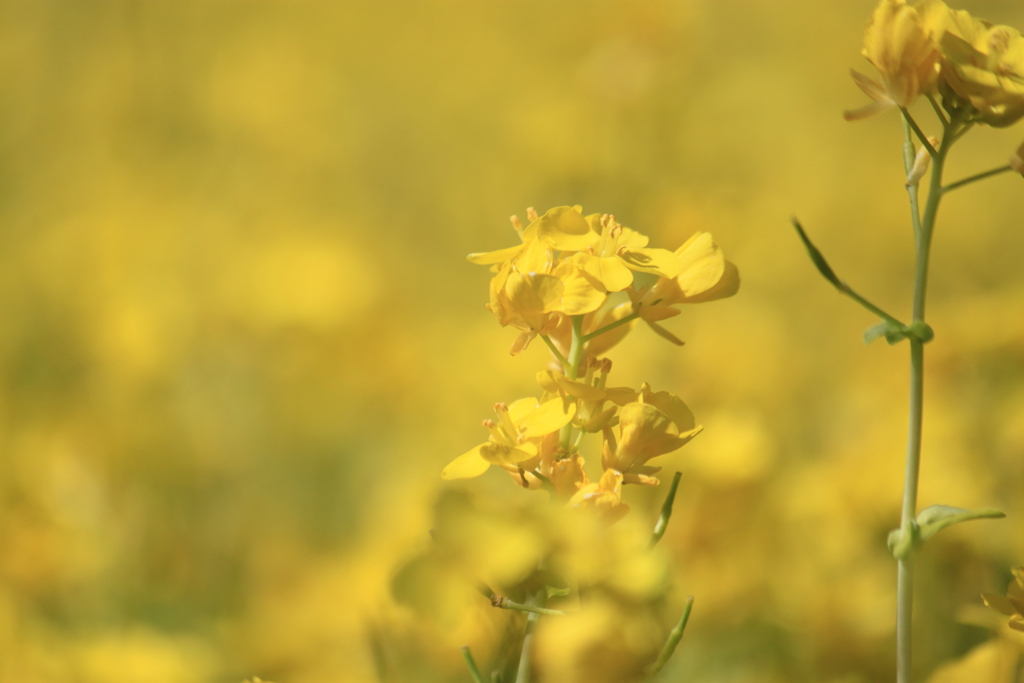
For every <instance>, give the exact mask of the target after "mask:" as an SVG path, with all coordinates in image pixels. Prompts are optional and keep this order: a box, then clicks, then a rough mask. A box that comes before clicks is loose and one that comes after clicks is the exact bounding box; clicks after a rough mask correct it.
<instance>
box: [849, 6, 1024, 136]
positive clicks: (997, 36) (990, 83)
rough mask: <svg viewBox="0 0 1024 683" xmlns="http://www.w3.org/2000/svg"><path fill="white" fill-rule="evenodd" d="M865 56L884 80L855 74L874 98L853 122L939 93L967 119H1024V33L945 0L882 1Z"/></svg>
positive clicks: (1005, 122) (997, 122) (852, 115)
mask: <svg viewBox="0 0 1024 683" xmlns="http://www.w3.org/2000/svg"><path fill="white" fill-rule="evenodd" d="M863 55H864V56H865V57H866V58H867V59H868V61H869V62H871V63H872V64H873V65H874V66H875V67H876V68H877V69H878V73H879V80H877V81H876V80H875V79H872V78H870V77H868V76H865V75H864V74H861V73H858V72H856V71H854V72H853V79H854V81H855V82H856V84H857V85H858V86H859V87H860V89H861V90H863V91H864V93H865V94H866V95H867V96H868V97H870V98H871V99H872V100H873V102H872V103H871V104H869V105H867V106H866V107H863V108H861V109H856V110H853V111H847V112H846V113H845V116H846V118H847V119H848V120H858V119H863V118H867V117H869V116H874V115H876V114H880V113H882V112H885V111H888V110H890V109H893V108H896V107H901V108H906V107H909V106H910V105H911V104H912V103H913V102H914V101H915V100H916V99H917V97H918V96H919V95H925V96H928V97H930V98H933V101H934V98H935V97H936V96H937V95H938V96H941V98H942V105H943V107H944V108H945V109H946V111H947V112H949V113H950V114H951V115H953V114H954V113H955V112H956V113H958V115H959V116H960V117H961V118H962V119H963V120H969V121H972V122H976V123H985V124H988V125H990V126H996V127H1002V126H1009V125H1011V124H1013V123H1015V122H1016V121H1018V120H1019V119H1020V118H1021V117H1024V37H1022V36H1021V34H1020V32H1019V31H1017V30H1016V29H1014V28H1011V27H1009V26H998V25H992V24H991V23H989V22H987V21H984V20H981V19H977V18H975V17H972V16H971V15H970V14H969V13H967V12H966V11H963V10H960V11H954V10H952V9H950V8H949V7H948V6H946V4H945V3H943V2H942V1H941V0H920V1H919V2H917V3H914V4H912V5H911V4H907V3H906V2H905V1H904V0H882V1H881V2H880V3H879V5H878V7H877V8H876V9H875V13H874V15H873V17H872V19H871V21H870V22H869V24H868V26H867V29H866V30H865V33H864V50H863Z"/></svg>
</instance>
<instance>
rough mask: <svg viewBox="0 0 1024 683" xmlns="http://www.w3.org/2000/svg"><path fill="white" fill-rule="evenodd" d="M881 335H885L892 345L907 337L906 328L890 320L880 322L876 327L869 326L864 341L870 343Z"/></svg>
mask: <svg viewBox="0 0 1024 683" xmlns="http://www.w3.org/2000/svg"><path fill="white" fill-rule="evenodd" d="M881 337H885V340H886V341H887V342H889V345H890V346H892V345H893V344H898V343H899V342H901V341H903V340H904V339H906V338H907V332H906V328H905V327H903V326H901V325H894V324H893V323H891V322H889V321H888V320H886V321H884V322H880V323H878V324H877V325H875V326H874V327H870V328H868V330H867V331H866V332H865V333H864V343H865V344H870V343H871V342H873V341H875V340H876V339H879V338H881Z"/></svg>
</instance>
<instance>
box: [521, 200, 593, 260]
mask: <svg viewBox="0 0 1024 683" xmlns="http://www.w3.org/2000/svg"><path fill="white" fill-rule="evenodd" d="M537 239H540V240H544V241H545V242H547V243H548V244H549V245H550V246H551V247H552V248H553V249H557V250H559V251H582V250H583V249H586V248H587V247H589V246H592V245H594V244H596V243H597V241H598V240H599V239H600V235H597V234H596V233H594V232H593V231H592V230H591V229H590V224H589V223H587V220H586V219H585V218H583V215H582V214H581V213H580V212H579V211H577V210H576V208H575V207H573V206H556V207H555V208H553V209H548V211H547V212H546V213H545V214H544V215H543V216H541V217H540V219H539V221H538V223H537Z"/></svg>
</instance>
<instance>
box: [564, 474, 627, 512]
mask: <svg viewBox="0 0 1024 683" xmlns="http://www.w3.org/2000/svg"><path fill="white" fill-rule="evenodd" d="M622 479H623V476H622V473H621V472H618V471H616V470H605V472H604V474H603V475H601V479H600V481H598V482H597V483H594V484H589V483H588V484H584V485H583V486H581V487H580V488H579V490H578V491H576V494H575V495H573V497H572V498H571V499H570V500H569V507H572V508H582V509H592V510H595V511H596V512H597V513H598V514H599V515H600V517H601V518H602V519H603V520H604V521H606V522H607V523H609V524H614V523H615V522H617V521H619V520H620V519H622V518H623V517H624V516H625V515H626V514H627V513H628V512H629V506H628V505H626V504H625V503H623V502H622Z"/></svg>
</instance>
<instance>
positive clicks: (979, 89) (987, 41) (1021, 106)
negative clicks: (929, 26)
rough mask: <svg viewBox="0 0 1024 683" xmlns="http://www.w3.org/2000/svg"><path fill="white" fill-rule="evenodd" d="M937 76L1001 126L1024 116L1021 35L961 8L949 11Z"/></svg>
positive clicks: (992, 123) (988, 120) (991, 122)
mask: <svg viewBox="0 0 1024 683" xmlns="http://www.w3.org/2000/svg"><path fill="white" fill-rule="evenodd" d="M940 43H941V48H942V55H943V62H942V77H943V80H944V81H945V82H946V83H947V84H948V85H949V87H950V88H951V89H952V90H953V91H954V92H955V93H956V95H958V96H959V97H961V98H963V99H964V100H966V101H968V102H970V104H971V106H973V107H974V109H976V110H977V111H978V115H979V117H980V119H981V121H983V122H984V123H987V124H989V125H990V126H995V127H1003V126H1009V125H1010V124H1012V123H1015V122H1016V121H1017V120H1019V119H1020V118H1021V117H1024V37H1022V36H1021V34H1020V31H1018V30H1017V29H1015V28H1011V27H1009V26H994V25H992V24H991V23H989V22H987V21H983V20H981V19H976V18H974V17H972V16H971V15H970V14H969V13H967V12H966V11H963V10H961V11H958V12H953V11H949V12H948V13H947V16H946V22H945V31H944V33H943V34H942V37H941V41H940Z"/></svg>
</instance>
